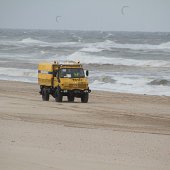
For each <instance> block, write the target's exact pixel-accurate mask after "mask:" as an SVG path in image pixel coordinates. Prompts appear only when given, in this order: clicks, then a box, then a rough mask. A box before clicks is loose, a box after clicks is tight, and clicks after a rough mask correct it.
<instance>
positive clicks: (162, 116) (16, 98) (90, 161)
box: [0, 81, 170, 170]
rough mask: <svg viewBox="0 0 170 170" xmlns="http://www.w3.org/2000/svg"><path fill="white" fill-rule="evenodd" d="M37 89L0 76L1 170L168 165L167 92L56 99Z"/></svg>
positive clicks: (123, 169)
mask: <svg viewBox="0 0 170 170" xmlns="http://www.w3.org/2000/svg"><path fill="white" fill-rule="evenodd" d="M38 91H39V87H38V85H36V84H29V83H19V82H9V81H0V170H114V169H115V170H170V97H166V96H148V95H133V94H121V93H109V92H100V91H94V92H92V93H91V94H90V100H89V103H87V104H84V103H80V100H79V99H77V100H76V102H75V103H68V102H67V101H66V100H65V101H64V102H63V103H56V102H55V101H54V99H53V98H52V97H51V98H50V101H49V102H44V101H42V100H41V96H40V95H39V94H38Z"/></svg>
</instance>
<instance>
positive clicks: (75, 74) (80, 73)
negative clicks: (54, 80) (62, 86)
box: [60, 68, 85, 78]
mask: <svg viewBox="0 0 170 170" xmlns="http://www.w3.org/2000/svg"><path fill="white" fill-rule="evenodd" d="M84 77H85V76H84V70H83V69H82V68H62V69H60V78H84Z"/></svg>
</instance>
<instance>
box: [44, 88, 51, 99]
mask: <svg viewBox="0 0 170 170" xmlns="http://www.w3.org/2000/svg"><path fill="white" fill-rule="evenodd" d="M49 98H50V94H49V93H48V90H47V89H46V88H43V89H42V100H43V101H49Z"/></svg>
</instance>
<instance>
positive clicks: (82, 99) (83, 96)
mask: <svg viewBox="0 0 170 170" xmlns="http://www.w3.org/2000/svg"><path fill="white" fill-rule="evenodd" d="M88 99H89V93H85V94H83V95H82V97H81V102H82V103H87V102H88Z"/></svg>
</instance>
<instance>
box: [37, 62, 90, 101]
mask: <svg viewBox="0 0 170 170" xmlns="http://www.w3.org/2000/svg"><path fill="white" fill-rule="evenodd" d="M88 74H89V73H88V70H87V71H84V69H83V66H82V65H81V64H80V62H73V61H70V62H65V63H62V64H61V63H58V62H54V63H40V64H39V65H38V83H39V85H40V94H41V95H42V99H43V100H44V101H48V100H49V96H50V95H51V96H53V97H54V98H55V100H56V102H62V100H63V96H67V98H68V101H70V102H73V101H74V99H75V97H77V98H81V102H82V103H87V102H88V98H89V93H90V92H91V90H90V89H89V86H88V84H89V83H88V79H87V77H88Z"/></svg>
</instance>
